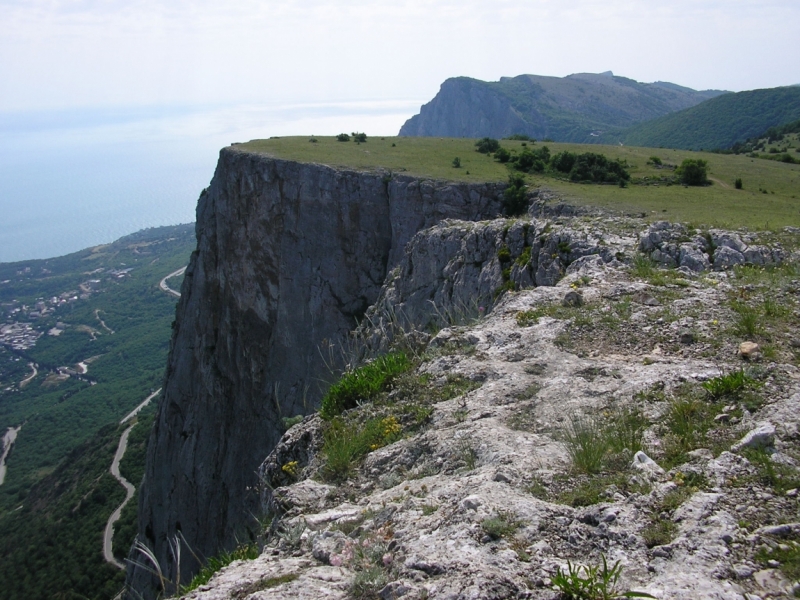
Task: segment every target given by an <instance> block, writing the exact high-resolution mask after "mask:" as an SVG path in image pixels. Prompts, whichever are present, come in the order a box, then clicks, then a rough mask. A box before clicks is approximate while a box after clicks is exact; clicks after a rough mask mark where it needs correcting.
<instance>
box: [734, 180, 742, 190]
mask: <svg viewBox="0 0 800 600" xmlns="http://www.w3.org/2000/svg"><path fill="white" fill-rule="evenodd" d="M733 186H734V187H735V188H736V189H737V190H740V189H742V178H741V177H737V178H736V181H735V182H734V183H733Z"/></svg>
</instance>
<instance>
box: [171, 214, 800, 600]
mask: <svg viewBox="0 0 800 600" xmlns="http://www.w3.org/2000/svg"><path fill="white" fill-rule="evenodd" d="M561 221H562V222H561V224H557V223H555V222H553V223H550V226H549V227H548V226H547V224H545V223H544V222H541V221H537V220H535V219H522V220H513V221H512V220H507V221H503V220H494V221H488V222H483V223H465V222H456V221H447V222H444V223H441V224H439V225H436V226H434V227H431V228H429V229H426V230H424V231H421V232H420V233H418V234H417V235H416V236H414V238H413V239H412V241H411V242H410V243H409V245H408V252H407V255H406V257H404V258H403V259H402V260H401V261H400V267H399V270H398V271H397V272H395V273H392V274H391V275H390V276H389V277H387V283H386V286H385V287H384V289H383V291H382V292H381V295H380V300H379V301H378V303H377V304H376V305H375V307H373V308H372V309H370V313H371V314H372V320H373V321H376V320H377V319H378V318H379V315H380V313H381V311H382V312H383V313H384V314H385V315H386V314H390V313H391V312H392V311H393V310H394V311H397V310H400V307H405V308H404V310H408V311H411V310H416V309H417V307H422V306H424V303H425V302H427V300H428V298H429V297H432V298H433V299H434V300H435V302H436V303H437V304H438V303H439V302H441V303H442V304H444V305H447V304H448V302H449V303H451V304H455V302H454V301H453V300H452V299H453V298H461V297H462V296H461V294H462V292H463V294H464V295H463V297H464V298H468V297H469V294H468V293H467V290H470V291H471V292H472V293H475V294H478V295H480V294H484V293H486V294H489V296H491V295H492V293H491V288H492V286H493V285H495V284H497V283H499V282H501V281H502V275H501V274H500V273H501V265H500V264H498V263H499V262H500V261H499V259H498V258H497V252H498V249H500V248H507V249H508V251H509V255H510V258H511V259H513V260H514V261H516V260H517V259H518V258H519V257H520V256H527V259H526V260H525V261H520V262H522V263H523V264H522V265H519V266H520V268H521V269H528V268H529V269H531V272H532V273H533V272H536V271H537V270H538V268H536V265H537V264H538V262H539V261H540V260H541V254H542V253H541V251H540V252H539V257H540V258H538V259H537V258H536V253H535V252H533V251H531V252H530V253H526V252H525V249H526V248H533V246H534V244H535V242H536V241H539V240H540V238H541V236H545V237H546V236H548V235H549V236H552V237H554V239H558V240H559V242H556V244H558V243H560V242H561V241H562V240H569V241H568V243H566V244H563V245H562V247H561V249H562V250H564V253H563V255H565V256H570V253H568V252H567V251H571V249H573V248H574V249H575V250H576V253H577V254H580V253H582V252H586V253H587V254H585V255H584V256H576V257H575V258H574V260H572V261H571V262H570V263H569V265H568V266H566V268H565V269H563V270H562V271H561V273H560V275H559V276H557V277H554V278H553V279H547V280H546V283H548V284H552V285H543V286H537V287H529V288H528V289H521V290H519V291H511V290H510V289H509V290H506V291H503V292H502V293H501V295H500V296H498V297H497V298H491V297H489V296H487V298H488V300H489V301H493V302H494V304H493V309H492V311H491V313H489V314H485V315H484V314H481V313H478V314H463V315H461V316H460V319H461V320H460V323H457V324H452V325H450V326H448V327H445V328H443V329H440V330H439V331H438V332H437V333H435V335H428V336H426V337H425V338H424V341H422V342H421V343H420V341H419V338H417V337H414V340H413V342H414V343H415V344H417V346H416V347H417V348H418V351H417V356H418V359H417V362H416V364H415V367H414V370H413V372H411V373H410V374H408V375H406V376H405V377H406V379H403V380H401V381H398V382H397V383H396V385H395V387H394V389H389V390H387V391H386V392H385V394H384V395H382V396H380V397H378V398H375V399H374V401H373V402H372V403H370V402H363V403H362V404H361V406H359V407H358V408H355V409H353V410H351V411H349V412H348V413H345V415H343V417H342V418H343V419H344V422H346V423H347V427H348V429H349V430H352V431H358V430H359V428H361V427H366V424H367V423H369V422H370V420H374V419H380V420H381V423H383V422H385V420H386V419H392V418H394V419H395V421H394V422H396V423H398V424H399V425H400V426H401V427H402V435H399V436H395V437H389V438H385V443H384V442H380V441H379V442H378V443H375V444H373V447H372V448H371V451H369V452H368V453H367V454H366V456H365V457H364V458H363V459H361V460H357V461H355V464H354V467H353V470H352V472H350V473H349V475H348V476H347V477H345V478H344V479H341V478H340V479H338V480H334V479H331V478H330V476H329V475H326V473H327V471H326V460H327V458H326V454H325V451H324V449H323V446H324V444H325V436H326V434H325V431H326V429H327V428H328V425H327V424H326V423H325V422H324V421H322V420H321V419H320V418H319V417H318V416H313V417H307V418H306V419H305V420H304V421H303V422H302V423H301V424H298V425H296V426H295V427H293V428H292V429H290V430H289V431H287V432H286V434H285V435H284V437H283V438H282V440H281V442H280V443H279V444H278V446H277V447H276V449H275V450H274V451H273V452H272V453H271V454H270V455H269V457H267V460H266V461H265V462H264V464H263V465H262V468H261V475H262V479H263V488H262V489H263V490H264V492H265V494H264V499H265V506H264V509H265V511H268V512H269V514H270V515H271V519H272V520H271V523H272V527H271V528H270V530H269V531H268V533H267V535H266V539H265V543H264V546H263V552H262V553H261V555H260V556H259V558H257V559H255V560H253V561H242V562H237V563H234V564H232V565H231V566H230V567H228V568H226V569H223V570H222V571H221V572H219V573H218V574H217V575H216V576H215V577H214V578H213V579H212V580H211V581H209V582H208V584H206V585H203V586H201V587H200V588H198V589H196V590H194V591H192V592H190V593H189V594H187V595H186V596H185V597H186V598H187V599H192V600H227V599H229V598H249V599H252V600H256V599H257V600H267V599H279V598H280V599H288V598H308V599H312V598H319V597H326V598H342V599H345V598H352V597H374V598H382V599H393V598H404V599H405V598H408V599H409V600H416V599H422V598H440V599H445V598H446V599H453V600H455V599H459V600H460V599H467V598H494V599H501V598H509V599H511V598H532V599H541V600H545V599H547V600H555V599H557V598H564V597H567V596H566V595H560V594H559V591H564V590H563V588H560V587H559V581H560V580H559V573H562V574H563V573H567V572H568V571H569V569H570V568H572V569H573V571H574V572H576V573H577V575H576V576H577V577H578V578H579V579H583V580H585V581H589V580H592V581H593V582H594V583H595V584H596V585H600V584H601V580H600V578H599V577H598V576H597V575H594V576H592V575H590V573H591V571H590V570H589V569H590V568H595V567H598V568H602V564H603V561H606V564H607V565H608V567H609V568H611V567H615V568H617V569H619V572H618V577H619V580H618V581H615V582H613V583H611V584H609V587H611V588H613V589H615V590H616V592H617V594H620V595H621V594H622V593H623V592H625V591H627V590H635V591H639V592H646V593H648V594H650V595H651V596H652V597H655V598H659V599H661V600H668V599H669V600H688V599H692V600H744V599H745V598H762V599H763V598H786V597H790V596H791V595H792V594H793V593H795V592H796V591H797V590H798V589H800V585H798V583H797V582H795V581H792V580H791V579H790V578H789V577H787V576H786V575H785V574H784V573H785V571H784V570H783V566H784V565H783V561H791V560H794V559H793V558H791V556H794V555H795V554H792V553H797V552H798V548H799V547H800V544H799V543H798V542H800V525H798V524H797V523H796V520H797V506H798V505H797V495H798V492H797V489H796V482H799V481H800V471H799V470H798V469H797V464H798V460H800V448H798V440H799V439H800V437H799V436H798V431H800V369H798V368H797V366H796V365H795V364H792V363H793V359H792V358H791V357H792V356H793V355H792V351H791V345H790V344H789V343H788V342H778V345H777V346H776V347H775V348H774V354H773V362H770V363H766V362H764V363H761V364H756V365H753V364H751V363H743V362H742V360H741V358H739V357H738V356H737V351H736V349H737V346H738V342H739V339H740V336H739V334H737V333H733V332H732V328H733V327H734V325H735V322H736V318H737V313H736V311H735V310H734V309H733V308H732V306H733V305H731V304H730V301H729V298H731V297H732V296H735V295H738V294H739V292H741V291H742V289H743V288H742V283H741V281H740V280H739V275H737V273H735V272H734V271H731V270H728V271H720V272H715V271H708V272H706V273H704V274H703V275H702V276H696V275H695V274H694V272H693V271H690V270H683V271H681V270H676V269H672V270H669V271H666V270H665V271H660V272H658V277H657V278H656V277H654V279H653V280H652V281H649V280H647V279H646V278H642V277H640V276H638V275H636V273H635V271H634V269H632V268H631V266H630V265H629V264H626V261H627V262H630V259H631V257H633V256H634V255H635V253H636V249H637V247H638V246H639V243H640V239H644V238H647V237H648V236H649V235H650V233H651V230H648V229H647V227H646V225H645V224H644V223H637V222H634V221H630V220H620V219H617V220H615V219H607V220H598V219H595V218H592V217H578V218H574V219H562V220H561ZM636 228H638V230H639V231H640V232H641V233H640V235H637V234H636V233H634V231H636ZM658 230H663V226H659V228H658ZM534 232H535V234H534ZM542 232H545V233H542ZM599 233H602V234H603V235H600V236H599V237H598V236H597V234H599ZM529 235H530V237H528V236H529ZM720 235H722V234H720ZM525 240H529V242H528V243H529V244H530V245H525ZM601 240H602V242H601ZM547 244H548V242H547V241H546V240H544V241H543V246H542V247H548V245H547ZM753 244H755V240H753ZM773 250H774V249H773ZM771 251H772V250H771ZM554 254H558V252H554ZM422 257H425V261H424V265H423V264H421V261H422ZM626 257H627V258H626ZM548 258H550V259H553V260H555V259H556V258H557V257H553V256H552V254H551V255H549V256H548ZM562 258H564V256H562ZM622 258H626V261H624V260H620V259H622ZM559 260H561V259H559ZM565 260H568V259H566V258H565ZM417 265H419V268H417ZM428 265H431V267H430V268H428ZM476 265H477V266H476ZM480 265H482V267H480ZM412 266H413V268H412ZM758 273H759V272H755V271H754V272H752V273H749V274H748V277H749V279H748V280H747V281H748V283H747V284H746V285H747V287H746V289H745V290H744V291H746V292H747V293H748V294H749V296H748V301H749V302H751V304H753V305H757V304H758V303H759V302H761V298H762V297H764V296H767V295H769V296H770V297H772V298H773V300H774V301H776V302H780V303H781V304H782V305H784V306H786V307H787V308H789V310H797V308H798V306H800V302H798V297H797V296H798V293H800V288H798V286H797V285H796V281H794V280H792V279H791V277H792V271H791V270H787V271H785V272H781V271H775V272H773V273H766V274H765V275H764V277H763V279H758ZM403 276H404V277H405V278H406V279H405V281H401V280H402V277H403ZM572 296H578V297H580V299H581V300H580V302H565V300H566V299H567V298H569V297H572ZM459 302H460V300H459ZM387 318H389V317H387ZM790 321H791V319H789V321H782V322H779V321H775V322H774V323H773V324H772V325H771V326H770V327H771V328H772V329H771V330H770V333H769V335H771V336H772V337H773V339H776V340H777V336H778V333H779V332H780V333H781V335H782V334H783V333H786V332H785V331H784V330H783V328H786V327H790V325H789V322H790ZM423 324H424V323H423ZM687 330H688V331H691V332H692V334H693V335H692V336H691V339H690V340H687V339H686V336H685V332H686V331H687ZM362 332H363V333H364V334H366V335H367V336H370V335H373V336H374V335H381V333H380V331H376V330H372V331H369V330H363V331H362ZM406 333H407V334H408V335H412V336H413V334H414V333H419V332H413V331H412V332H406ZM397 335H402V334H400V333H397ZM743 367H746V370H745V371H742V370H741V369H742V368H743ZM737 373H744V374H745V375H746V377H745V378H743V379H741V384H740V385H739V387H736V386H733V387H731V388H725V389H724V390H723V389H722V388H721V387H719V386H721V385H722V383H721V382H722V381H723V380H724V381H733V380H736V378H737V377H738V375H737ZM729 374H731V375H730V376H729ZM728 377H731V379H728ZM415 381H416V382H418V386H417V387H414V385H413V382H415ZM462 384H463V386H464V387H462V388H459V389H458V390H457V391H456V392H455V393H452V394H450V395H442V392H441V390H444V389H448V388H451V387H452V386H454V385H462ZM409 390H412V391H411V392H409ZM414 390H416V391H414ZM427 411H429V412H427ZM419 414H423V415H425V414H428V416H427V417H426V418H425V419H424V420H423V421H422V422H420V421H419V420H415V419H414V418H411V416H412V415H419ZM392 435H393V434H392ZM605 436H610V437H611V438H613V439H616V440H618V443H617V442H614V444H617V445H616V446H614V448H616V449H613V448H612V447H611V445H609V446H602V444H604V443H607V444H612V442H603V441H602V440H603V439H607V438H606V437H605ZM597 444H600V445H597ZM603 448H605V449H603ZM593 456H594V458H596V459H598V460H599V461H600V462H598V463H595V464H594V466H592V464H591V463H589V462H587V461H590V460H591V459H592V457H593ZM576 569H577V571H576ZM789 572H791V571H789ZM595 573H596V571H595ZM606 591H607V592H608V593H609V597H616V595H617V594H611V589H607V590H606Z"/></svg>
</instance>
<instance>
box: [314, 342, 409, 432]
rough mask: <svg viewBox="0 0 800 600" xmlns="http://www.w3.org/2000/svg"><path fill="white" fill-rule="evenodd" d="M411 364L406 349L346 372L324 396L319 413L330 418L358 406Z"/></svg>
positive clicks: (381, 389)
mask: <svg viewBox="0 0 800 600" xmlns="http://www.w3.org/2000/svg"><path fill="white" fill-rule="evenodd" d="M411 367H412V364H411V361H410V360H409V359H408V357H407V356H406V355H405V354H404V353H403V352H391V353H389V354H386V355H384V356H381V357H378V358H376V359H375V360H374V361H372V362H371V363H368V364H366V365H364V366H362V367H358V368H357V369H354V370H352V371H348V372H346V373H345V374H344V375H342V377H341V379H339V381H337V382H336V383H334V384H333V385H332V386H331V387H330V389H329V390H328V392H327V393H326V394H325V396H324V397H323V398H322V404H321V406H320V409H319V414H320V416H321V417H322V418H323V419H325V420H330V419H332V418H334V417H335V416H337V415H340V414H342V412H344V411H345V410H347V409H350V408H355V407H356V406H358V403H359V402H363V401H367V400H370V399H372V398H374V397H375V396H377V395H378V394H379V393H380V392H382V391H383V390H384V389H385V388H386V386H387V385H389V383H390V382H391V381H392V379H393V378H394V377H396V376H397V375H400V374H402V373H405V372H406V371H408V370H409V369H410V368H411Z"/></svg>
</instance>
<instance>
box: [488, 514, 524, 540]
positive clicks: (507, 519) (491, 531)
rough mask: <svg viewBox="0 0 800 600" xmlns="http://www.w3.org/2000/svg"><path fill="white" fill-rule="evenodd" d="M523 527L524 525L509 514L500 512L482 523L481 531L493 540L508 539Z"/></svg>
mask: <svg viewBox="0 0 800 600" xmlns="http://www.w3.org/2000/svg"><path fill="white" fill-rule="evenodd" d="M521 526H522V523H521V522H520V521H518V520H517V519H515V518H514V517H513V516H511V515H510V514H508V513H505V512H500V513H498V514H496V515H494V516H492V517H488V518H486V519H484V520H483V521H481V529H483V532H484V533H485V534H486V535H488V536H489V537H490V538H492V539H493V540H499V539H500V538H507V537H510V536H511V535H513V534H514V532H515V531H516V530H517V529H519V528H520V527H521Z"/></svg>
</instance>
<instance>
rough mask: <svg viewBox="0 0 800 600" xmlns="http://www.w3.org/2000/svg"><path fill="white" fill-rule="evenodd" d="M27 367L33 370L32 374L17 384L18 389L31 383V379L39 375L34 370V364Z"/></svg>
mask: <svg viewBox="0 0 800 600" xmlns="http://www.w3.org/2000/svg"><path fill="white" fill-rule="evenodd" d="M28 366H29V367H30V368H31V369H33V373H31V374H30V375H29V376H28V377H26V378H25V379H23V380H22V381H20V382H19V388H20V389H22V388H24V387H25V386H26V385H28V384H29V383H30V382H31V381H33V378H34V377H36V376H37V375H38V374H39V371H37V370H36V365H35V364H34V363H28Z"/></svg>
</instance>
